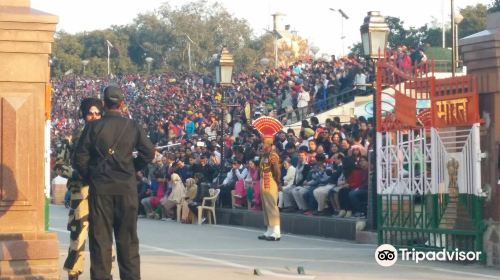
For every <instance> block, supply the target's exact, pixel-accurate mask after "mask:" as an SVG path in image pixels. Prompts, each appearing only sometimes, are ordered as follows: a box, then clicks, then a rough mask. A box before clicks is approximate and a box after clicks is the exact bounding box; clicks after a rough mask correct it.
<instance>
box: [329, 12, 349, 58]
mask: <svg viewBox="0 0 500 280" xmlns="http://www.w3.org/2000/svg"><path fill="white" fill-rule="evenodd" d="M330 11H333V12H339V14H340V40H342V56H344V55H345V52H344V39H345V36H344V19H349V17H348V16H347V15H346V14H345V13H344V11H342V9H338V10H337V9H333V8H330Z"/></svg>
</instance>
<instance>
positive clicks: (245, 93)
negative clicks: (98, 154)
mask: <svg viewBox="0 0 500 280" xmlns="http://www.w3.org/2000/svg"><path fill="white" fill-rule="evenodd" d="M366 63H368V62H366V61H364V60H360V59H357V58H355V57H345V58H342V59H335V57H334V56H332V59H331V60H330V61H325V60H318V61H297V62H295V63H293V65H291V66H290V67H288V68H279V69H267V70H264V71H262V72H255V73H238V74H236V75H234V76H233V86H232V87H231V88H230V89H227V90H226V91H225V93H224V94H225V102H224V103H225V104H226V105H224V104H221V100H222V88H220V87H219V86H218V85H217V84H216V83H215V82H214V80H213V77H212V76H211V75H202V74H199V73H163V74H154V75H150V76H147V75H142V74H129V75H124V76H119V77H114V78H112V79H97V78H90V77H79V76H76V75H67V76H65V77H63V78H62V79H55V80H53V96H52V118H51V120H52V127H53V129H52V137H51V138H52V143H53V147H52V149H53V154H54V155H56V154H57V150H58V149H59V148H60V146H61V145H64V142H65V141H66V139H67V138H68V136H69V135H71V134H72V133H73V132H74V130H75V129H77V128H78V127H81V126H82V123H81V121H80V119H79V116H78V110H77V108H78V105H79V102H80V100H81V99H82V98H84V97H100V93H101V92H102V90H103V88H104V87H105V86H107V85H108V84H114V85H118V86H120V87H121V88H122V89H123V91H124V93H125V99H126V100H125V101H126V105H127V110H126V112H124V114H126V115H128V116H129V117H130V118H132V119H134V120H136V121H138V122H139V123H140V125H142V126H143V128H144V129H145V130H146V131H147V133H148V135H149V137H150V139H151V140H152V142H153V143H155V144H156V145H157V147H158V151H157V157H156V158H155V160H154V161H153V163H151V164H150V165H149V166H148V168H147V169H146V170H144V171H143V172H140V173H139V174H138V179H139V181H140V183H139V186H138V192H139V197H140V201H141V209H140V215H144V216H146V217H150V218H155V217H156V218H163V219H167V218H176V217H175V215H173V213H174V211H173V208H175V207H182V209H184V211H183V212H184V213H185V212H186V211H193V212H195V211H196V206H197V205H199V203H201V200H202V198H203V197H205V196H208V195H209V188H216V189H220V197H219V206H222V207H232V206H233V207H234V206H236V207H243V206H245V207H248V208H251V209H254V210H259V209H260V194H259V190H260V188H259V184H260V183H259V170H258V169H259V162H258V158H259V147H260V144H261V141H260V136H259V135H258V133H257V131H255V130H254V129H253V128H252V127H251V125H250V121H251V120H250V119H249V118H255V117H257V116H259V115H270V116H274V117H277V118H279V119H280V120H281V121H282V122H283V123H284V124H291V122H296V121H301V122H302V125H301V127H300V131H295V130H293V129H288V131H287V132H284V131H283V133H280V134H278V135H277V136H276V141H275V149H276V150H277V151H278V153H279V154H280V156H281V160H282V163H283V164H282V166H283V172H282V173H283V178H281V186H280V188H281V189H282V191H281V195H280V206H281V208H282V210H283V211H286V212H300V213H304V214H317V215H340V216H346V217H348V216H351V215H357V216H362V215H364V213H366V210H365V207H366V205H365V204H366V189H367V186H368V172H369V170H368V169H369V168H368V164H367V160H368V158H367V156H368V153H367V151H368V150H369V149H370V143H371V139H372V137H373V132H372V124H371V122H370V120H366V119H364V118H359V119H358V118H354V117H353V118H352V119H351V121H350V123H348V124H342V123H340V120H339V119H338V118H334V119H327V121H326V123H323V124H320V123H319V121H318V119H317V118H316V117H314V114H315V113H318V112H322V111H324V110H326V109H327V108H331V107H334V106H337V105H338V104H339V103H340V102H341V101H342V100H340V99H337V98H336V97H338V96H342V95H344V94H345V93H348V94H351V95H352V94H363V93H364V92H365V91H366V88H365V87H363V86H356V85H355V83H356V84H364V83H366V82H368V81H369V80H370V79H372V77H371V73H370V71H369V70H368V69H371V67H367V65H366ZM355 80H357V81H358V82H355ZM360 91H361V92H360ZM351 97H352V96H351ZM248 107H249V108H250V112H246V110H245V109H247V110H248ZM223 111H224V112H225V115H224V116H222V112H223ZM221 126H223V127H221ZM221 130H223V131H224V133H223V134H222V133H221ZM221 135H224V137H223V139H221V137H222V136H221ZM221 144H222V147H221ZM166 146H168V147H166ZM222 153H223V155H222ZM188 209H191V210H188ZM187 217H188V216H187V215H185V214H183V215H182V219H183V220H187V219H188V218H187Z"/></svg>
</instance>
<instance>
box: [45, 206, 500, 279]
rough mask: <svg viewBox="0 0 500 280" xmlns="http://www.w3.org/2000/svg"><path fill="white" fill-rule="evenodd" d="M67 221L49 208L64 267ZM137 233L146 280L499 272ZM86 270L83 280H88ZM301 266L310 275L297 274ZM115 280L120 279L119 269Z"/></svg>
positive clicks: (237, 239)
mask: <svg viewBox="0 0 500 280" xmlns="http://www.w3.org/2000/svg"><path fill="white" fill-rule="evenodd" d="M66 217H67V210H66V209H65V208H64V207H63V206H59V205H51V207H50V228H51V230H52V231H55V232H57V233H58V235H59V244H60V256H61V258H60V262H61V266H62V263H63V261H64V258H65V257H66V250H67V246H68V240H69V234H68V233H67V231H66V230H65V223H66V219H67V218H66ZM138 227H139V238H140V241H141V247H140V253H141V271H142V279H144V280H166V279H183V280H190V279H193V280H200V279H220V280H224V279H227V280H240V279H241V280H243V279H245V280H247V279H255V280H267V279H319V280H321V279H332V280H333V279H353V280H355V279H356V280H357V279H384V280H387V279H398V280H401V279H415V280H422V279H439V280H445V279H450V280H451V279H453V280H461V279H463V280H466V279H467V280H469V279H500V271H498V270H493V269H489V268H485V267H483V266H481V265H471V264H469V265H464V264H454V263H441V262H432V263H430V262H427V263H419V264H414V263H409V262H404V263H401V262H399V263H396V264H395V265H394V266H392V267H390V268H384V267H381V266H379V265H378V264H377V263H376V262H375V260H374V252H375V247H376V246H374V245H361V244H354V243H351V242H346V241H340V240H333V239H322V238H313V237H305V236H297V235H284V236H283V238H282V240H281V241H280V242H267V241H260V240H257V238H256V237H257V235H258V234H260V233H261V231H258V230H254V229H247V228H237V227H229V226H213V225H201V226H198V225H185V224H179V223H176V222H174V221H156V220H147V219H140V220H139V226H138ZM88 266H89V264H88V262H87V269H86V272H85V273H84V275H82V276H81V277H80V279H84V280H87V279H90V277H89V272H88V271H89V269H88ZM298 266H302V267H304V269H305V272H306V275H298V274H297V267H298ZM255 269H258V271H259V274H260V275H254V270H255ZM61 275H63V277H62V279H67V276H66V274H65V273H64V272H63V271H61ZM114 279H119V277H118V271H117V269H114Z"/></svg>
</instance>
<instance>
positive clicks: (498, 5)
mask: <svg viewBox="0 0 500 280" xmlns="http://www.w3.org/2000/svg"><path fill="white" fill-rule="evenodd" d="M495 12H500V0H494V1H493V2H492V3H491V4H490V5H489V7H488V13H490V14H491V13H495Z"/></svg>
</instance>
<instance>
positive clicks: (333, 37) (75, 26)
mask: <svg viewBox="0 0 500 280" xmlns="http://www.w3.org/2000/svg"><path fill="white" fill-rule="evenodd" d="M207 1H208V2H219V3H222V4H223V5H224V7H226V9H227V10H228V11H229V12H230V13H231V14H233V15H234V16H235V17H238V18H244V19H246V20H247V21H248V23H249V25H250V26H251V27H252V29H253V31H254V34H255V35H257V36H258V35H261V34H262V33H264V32H265V31H264V29H266V28H267V29H272V17H271V14H274V13H276V12H279V13H283V14H285V16H284V19H283V23H284V24H290V26H291V27H290V28H291V30H295V31H297V33H298V35H299V36H302V37H304V38H306V39H308V40H309V42H310V45H315V46H318V47H319V48H320V50H319V52H318V55H321V54H323V53H326V54H336V55H341V54H343V53H347V52H348V47H349V46H351V45H353V44H354V43H356V42H359V41H361V35H360V32H359V27H360V26H361V24H363V19H364V17H365V16H366V14H367V13H368V11H380V12H381V14H382V15H383V16H393V17H399V18H400V19H401V20H402V21H403V22H404V26H405V27H406V28H409V27H420V26H422V25H424V24H426V23H431V22H432V20H433V18H434V19H436V20H437V22H438V23H439V24H441V22H442V19H443V18H444V19H445V20H446V21H449V18H450V16H449V15H450V2H451V0H418V1H409V0H342V1H339V0H335V1H334V0H218V1H215V0H207ZM165 2H168V3H169V4H170V6H172V7H179V6H182V5H183V4H185V3H188V2H190V1H189V0H170V1H165V0H140V1H138V0H31V7H32V8H34V9H37V10H41V11H44V12H47V13H51V14H55V15H57V16H59V24H58V26H57V30H64V31H66V32H69V33H75V32H82V31H91V30H96V29H105V28H107V27H109V26H111V25H123V24H128V23H132V21H133V19H134V18H135V17H136V15H137V14H139V13H145V12H148V11H153V10H154V9H157V8H158V7H159V6H160V5H161V4H162V3H165ZM454 2H455V10H458V9H459V8H464V7H466V6H468V5H476V4H477V3H482V4H486V5H488V4H490V3H492V2H493V0H455V1H454ZM330 8H331V9H336V10H338V9H342V10H343V11H344V13H345V14H346V15H347V16H348V17H349V19H344V20H342V19H341V16H340V13H338V12H336V11H331V10H330ZM342 21H343V22H342ZM342 26H343V28H342ZM342 32H343V34H344V35H345V39H344V40H343V41H344V42H342V39H341V34H342ZM343 46H344V47H343Z"/></svg>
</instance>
